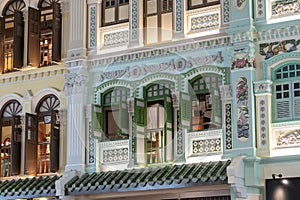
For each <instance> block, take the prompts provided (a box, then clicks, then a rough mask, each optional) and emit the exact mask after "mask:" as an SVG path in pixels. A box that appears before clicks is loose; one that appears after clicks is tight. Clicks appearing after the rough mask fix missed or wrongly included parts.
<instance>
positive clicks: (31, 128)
mask: <svg viewBox="0 0 300 200" xmlns="http://www.w3.org/2000/svg"><path fill="white" fill-rule="evenodd" d="M37 133H38V118H37V115H34V114H30V113H26V115H25V166H24V167H25V170H24V171H25V174H26V175H36V173H37V140H38V135H37Z"/></svg>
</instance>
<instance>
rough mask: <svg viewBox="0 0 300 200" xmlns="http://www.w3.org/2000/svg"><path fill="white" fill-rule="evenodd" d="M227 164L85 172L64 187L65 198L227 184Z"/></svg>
mask: <svg viewBox="0 0 300 200" xmlns="http://www.w3.org/2000/svg"><path fill="white" fill-rule="evenodd" d="M229 164H230V160H228V161H218V162H207V163H194V164H183V165H166V166H163V167H162V166H156V167H148V168H141V169H127V170H123V171H120V170H119V171H107V172H100V173H92V174H87V173H85V174H84V175H82V176H81V177H74V178H73V179H71V180H70V181H69V182H68V183H67V184H66V185H65V188H66V192H67V195H78V194H97V193H105V192H125V191H134V190H149V189H163V188H170V187H172V188H176V187H186V186H189V185H191V186H195V185H207V184H227V174H226V168H227V167H228V166H229Z"/></svg>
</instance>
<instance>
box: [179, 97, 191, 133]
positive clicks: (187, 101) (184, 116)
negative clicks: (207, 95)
mask: <svg viewBox="0 0 300 200" xmlns="http://www.w3.org/2000/svg"><path fill="white" fill-rule="evenodd" d="M180 96H181V98H180V116H181V118H180V121H181V126H182V128H185V129H188V130H189V129H190V128H191V118H192V102H191V97H190V95H189V94H186V93H181V95H180Z"/></svg>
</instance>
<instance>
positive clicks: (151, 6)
mask: <svg viewBox="0 0 300 200" xmlns="http://www.w3.org/2000/svg"><path fill="white" fill-rule="evenodd" d="M144 26H145V43H146V44H154V43H160V42H164V41H169V40H172V36H173V32H172V30H173V0H144Z"/></svg>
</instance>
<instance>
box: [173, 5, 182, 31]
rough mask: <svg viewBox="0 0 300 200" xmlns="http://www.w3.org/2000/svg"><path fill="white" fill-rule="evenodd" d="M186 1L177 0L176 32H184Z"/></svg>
mask: <svg viewBox="0 0 300 200" xmlns="http://www.w3.org/2000/svg"><path fill="white" fill-rule="evenodd" d="M183 1H184V0H176V10H175V13H176V31H177V32H181V31H182V30H183V6H182V4H183V3H184V2H183Z"/></svg>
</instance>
